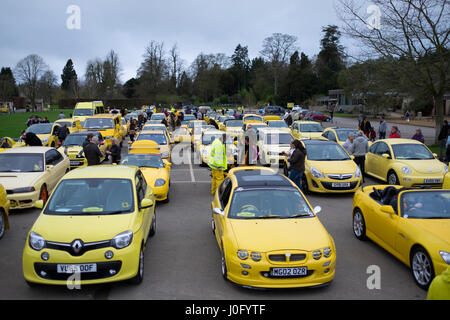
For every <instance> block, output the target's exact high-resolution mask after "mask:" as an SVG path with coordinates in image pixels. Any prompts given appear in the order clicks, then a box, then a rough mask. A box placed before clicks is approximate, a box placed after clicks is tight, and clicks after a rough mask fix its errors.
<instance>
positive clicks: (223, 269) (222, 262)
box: [220, 251, 228, 280]
mask: <svg viewBox="0 0 450 320" xmlns="http://www.w3.org/2000/svg"><path fill="white" fill-rule="evenodd" d="M220 270H221V272H222V277H223V278H224V279H225V280H228V270H227V262H226V260H225V252H223V251H222V257H221V259H220Z"/></svg>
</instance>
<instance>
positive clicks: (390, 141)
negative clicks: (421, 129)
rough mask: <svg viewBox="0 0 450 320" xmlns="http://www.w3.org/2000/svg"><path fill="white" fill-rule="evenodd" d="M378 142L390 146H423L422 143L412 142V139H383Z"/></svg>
mask: <svg viewBox="0 0 450 320" xmlns="http://www.w3.org/2000/svg"><path fill="white" fill-rule="evenodd" d="M379 141H383V142H386V143H388V144H391V145H396V144H421V145H423V143H422V142H420V141H417V140H412V139H384V140H379ZM377 142H378V141H377Z"/></svg>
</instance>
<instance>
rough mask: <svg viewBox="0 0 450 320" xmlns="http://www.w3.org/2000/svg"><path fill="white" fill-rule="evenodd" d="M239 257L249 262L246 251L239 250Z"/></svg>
mask: <svg viewBox="0 0 450 320" xmlns="http://www.w3.org/2000/svg"><path fill="white" fill-rule="evenodd" d="M237 256H238V257H239V259H241V260H247V259H248V252H247V251H245V250H239V251H238V252H237Z"/></svg>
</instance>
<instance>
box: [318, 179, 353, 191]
mask: <svg viewBox="0 0 450 320" xmlns="http://www.w3.org/2000/svg"><path fill="white" fill-rule="evenodd" d="M322 185H323V187H324V188H325V189H327V190H340V191H345V190H353V189H355V188H356V186H357V185H358V181H356V182H352V183H350V187H344V188H336V187H333V186H332V184H331V182H322Z"/></svg>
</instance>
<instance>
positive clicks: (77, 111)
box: [73, 109, 94, 117]
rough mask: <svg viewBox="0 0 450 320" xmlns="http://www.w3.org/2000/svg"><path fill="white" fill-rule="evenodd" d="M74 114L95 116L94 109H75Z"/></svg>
mask: <svg viewBox="0 0 450 320" xmlns="http://www.w3.org/2000/svg"><path fill="white" fill-rule="evenodd" d="M73 115H74V116H75V117H85V116H93V115H94V110H93V109H75V110H74V111H73Z"/></svg>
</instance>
